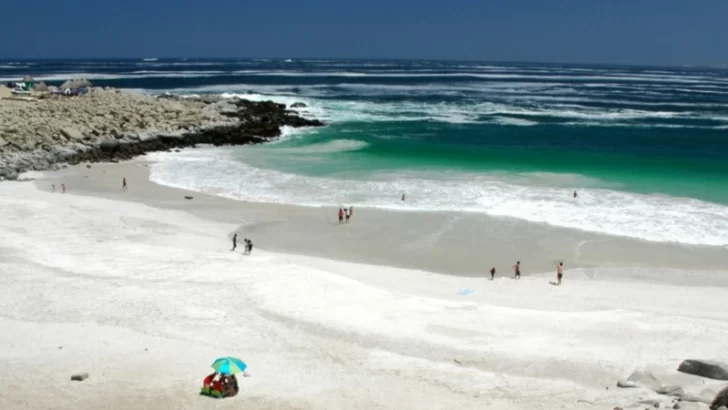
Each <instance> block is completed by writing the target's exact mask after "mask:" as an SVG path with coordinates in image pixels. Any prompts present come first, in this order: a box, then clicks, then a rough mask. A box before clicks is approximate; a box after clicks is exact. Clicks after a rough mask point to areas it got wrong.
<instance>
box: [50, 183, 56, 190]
mask: <svg viewBox="0 0 728 410" xmlns="http://www.w3.org/2000/svg"><path fill="white" fill-rule="evenodd" d="M51 187H53V192H56V184H53V185H51Z"/></svg>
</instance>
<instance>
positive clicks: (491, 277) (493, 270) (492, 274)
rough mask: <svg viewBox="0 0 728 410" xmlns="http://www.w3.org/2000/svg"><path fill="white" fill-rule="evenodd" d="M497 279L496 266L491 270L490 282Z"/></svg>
mask: <svg viewBox="0 0 728 410" xmlns="http://www.w3.org/2000/svg"><path fill="white" fill-rule="evenodd" d="M493 279H495V266H494V267H492V268H490V280H493Z"/></svg>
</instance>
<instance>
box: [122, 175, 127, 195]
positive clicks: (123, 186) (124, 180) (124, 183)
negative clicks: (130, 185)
mask: <svg viewBox="0 0 728 410" xmlns="http://www.w3.org/2000/svg"><path fill="white" fill-rule="evenodd" d="M121 190H122V191H124V192H126V190H127V187H126V177H124V178H122V179H121Z"/></svg>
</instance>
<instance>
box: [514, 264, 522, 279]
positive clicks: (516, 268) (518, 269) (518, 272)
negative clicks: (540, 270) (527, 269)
mask: <svg viewBox="0 0 728 410" xmlns="http://www.w3.org/2000/svg"><path fill="white" fill-rule="evenodd" d="M513 271H514V272H516V276H514V279H521V261H518V262H516V264H515V265H513Z"/></svg>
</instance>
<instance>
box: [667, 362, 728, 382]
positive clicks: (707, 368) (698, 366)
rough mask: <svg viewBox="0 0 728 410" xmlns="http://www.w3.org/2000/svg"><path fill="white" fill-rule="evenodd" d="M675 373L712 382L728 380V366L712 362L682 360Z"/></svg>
mask: <svg viewBox="0 0 728 410" xmlns="http://www.w3.org/2000/svg"><path fill="white" fill-rule="evenodd" d="M677 371H679V372H682V373H687V374H694V375H696V376H702V377H707V378H709V379H714V380H728V365H726V364H724V363H720V362H716V361H713V360H684V361H683V362H682V363H680V366H679V367H678V368H677Z"/></svg>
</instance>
